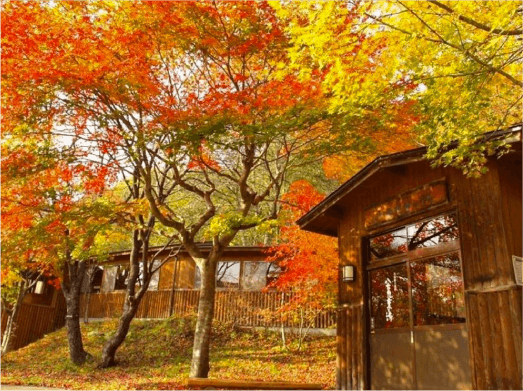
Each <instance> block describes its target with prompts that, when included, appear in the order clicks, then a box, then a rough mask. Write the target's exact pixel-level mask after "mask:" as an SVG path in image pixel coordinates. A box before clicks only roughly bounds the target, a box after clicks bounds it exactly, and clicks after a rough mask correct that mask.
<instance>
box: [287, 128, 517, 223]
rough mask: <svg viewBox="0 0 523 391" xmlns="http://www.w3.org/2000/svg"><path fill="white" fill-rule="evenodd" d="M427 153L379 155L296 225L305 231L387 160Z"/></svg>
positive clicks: (501, 133)
mask: <svg viewBox="0 0 523 391" xmlns="http://www.w3.org/2000/svg"><path fill="white" fill-rule="evenodd" d="M522 128H523V123H517V124H514V125H511V126H509V127H508V128H506V129H505V130H502V131H500V130H494V131H491V132H487V133H484V134H483V136H482V137H481V139H480V140H479V141H481V140H484V139H490V138H501V137H505V136H509V135H510V134H516V133H521V131H522ZM517 141H521V136H520V137H519V138H518V139H515V138H514V139H510V138H509V140H508V142H509V143H514V142H517ZM457 145H458V142H457V141H454V142H452V143H450V145H449V148H456V147H457ZM426 151H427V147H426V146H424V147H420V148H415V149H409V150H406V151H401V152H396V153H392V154H389V155H381V156H378V157H377V158H375V159H374V160H373V161H371V162H370V163H369V164H367V165H366V166H365V167H363V168H362V169H361V170H360V171H358V172H357V173H356V174H355V175H354V176H352V177H351V178H350V179H349V180H347V181H346V182H345V183H343V184H342V185H340V186H339V187H338V188H337V189H336V190H334V191H333V192H332V193H330V194H329V195H327V197H325V199H324V200H323V201H321V202H320V203H318V204H317V205H316V206H314V207H313V208H312V209H311V210H310V211H308V212H307V213H306V214H304V215H303V216H302V217H300V218H299V219H298V220H296V224H298V226H299V227H300V229H305V227H306V225H307V224H309V223H310V222H311V221H312V220H314V219H315V218H316V217H318V216H319V215H320V214H322V213H324V212H326V211H327V210H328V209H329V208H331V207H333V206H334V205H335V204H336V203H337V202H338V201H339V199H340V198H341V197H344V196H345V195H347V194H348V193H349V192H350V191H351V190H352V189H353V188H355V187H356V186H357V185H358V183H359V182H361V181H362V180H363V179H365V178H367V177H368V176H369V175H371V174H372V173H374V172H375V171H376V170H377V169H379V168H381V167H382V166H383V165H384V162H386V161H389V160H395V159H400V161H402V160H401V159H403V160H407V159H409V158H413V157H418V156H419V157H422V156H423V155H424V154H425V153H426Z"/></svg>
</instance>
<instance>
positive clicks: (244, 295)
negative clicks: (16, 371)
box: [80, 290, 336, 328]
mask: <svg viewBox="0 0 523 391" xmlns="http://www.w3.org/2000/svg"><path fill="white" fill-rule="evenodd" d="M199 297H200V292H199V291H198V290H175V291H174V292H173V291H171V290H160V291H149V292H146V293H145V296H144V297H143V299H142V302H141V303H140V306H139V307H138V312H137V314H136V317H137V318H149V319H151V318H167V317H169V316H170V315H180V316H181V315H187V314H190V313H196V311H197V309H198V300H199ZM124 298H125V292H123V291H121V292H103V293H94V294H91V295H90V297H89V298H88V297H87V295H86V294H83V295H82V301H81V310H80V311H81V312H80V314H81V316H82V317H85V315H86V306H87V305H88V307H87V317H88V318H117V317H119V316H120V315H121V313H122V309H123V301H124ZM292 298H293V293H291V292H276V291H270V292H260V291H217V292H216V299H215V307H214V318H215V319H217V320H220V321H224V322H234V323H236V324H237V325H239V326H260V327H280V326H282V324H283V326H285V327H299V326H300V324H301V325H303V324H307V323H308V322H307V321H306V320H304V319H302V318H301V317H300V316H308V317H310V316H312V317H313V318H311V319H313V324H312V327H314V328H330V327H334V326H335V325H336V313H335V311H331V310H322V311H314V310H313V309H312V308H310V307H308V306H307V305H305V306H303V307H302V308H300V310H299V311H296V313H295V314H294V316H292V315H293V314H291V315H290V316H289V314H286V315H283V314H282V313H280V312H278V311H277V310H278V308H280V307H281V306H282V305H283V304H285V303H288V302H290V301H291V300H292ZM304 314H305V315H304ZM311 314H312V315H311Z"/></svg>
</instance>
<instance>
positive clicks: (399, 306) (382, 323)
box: [369, 264, 414, 390]
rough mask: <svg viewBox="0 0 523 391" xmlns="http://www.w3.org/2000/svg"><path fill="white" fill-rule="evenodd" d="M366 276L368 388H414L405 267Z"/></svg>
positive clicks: (386, 268) (412, 352)
mask: <svg viewBox="0 0 523 391" xmlns="http://www.w3.org/2000/svg"><path fill="white" fill-rule="evenodd" d="M369 277H370V297H371V335H370V352H371V354H370V359H371V388H372V389H389V390H390V389H409V388H414V372H413V361H414V351H413V349H412V344H411V329H410V304H409V287H408V275H407V267H406V265H405V264H400V265H394V266H390V267H385V268H381V269H377V270H372V271H370V272H369ZM391 347H393V348H391Z"/></svg>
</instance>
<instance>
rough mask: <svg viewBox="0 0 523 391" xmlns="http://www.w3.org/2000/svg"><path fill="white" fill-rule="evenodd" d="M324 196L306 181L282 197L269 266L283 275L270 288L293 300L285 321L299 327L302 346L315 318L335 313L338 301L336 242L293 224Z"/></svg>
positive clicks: (285, 311)
mask: <svg viewBox="0 0 523 391" xmlns="http://www.w3.org/2000/svg"><path fill="white" fill-rule="evenodd" d="M323 198H324V195H322V194H321V193H319V192H318V191H317V190H316V189H315V188H314V187H313V186H312V185H311V184H310V183H309V182H307V181H305V180H301V181H297V182H294V183H293V184H292V185H291V186H290V189H289V191H288V192H287V193H286V194H285V195H284V196H283V197H282V204H283V207H282V217H283V218H282V221H283V225H282V227H281V228H280V235H279V237H278V241H277V243H276V244H275V245H274V246H273V247H271V248H270V249H269V253H270V254H271V255H270V257H269V258H268V259H267V261H269V262H277V263H278V265H279V266H280V267H281V269H282V272H281V273H280V274H279V276H278V278H277V279H276V280H274V281H273V282H272V284H271V286H272V287H276V288H277V289H278V290H280V291H282V292H292V299H291V300H290V301H289V302H287V303H282V305H281V306H280V308H279V309H278V312H279V313H280V315H281V317H282V320H286V319H291V320H292V321H293V322H294V323H298V324H299V327H298V329H299V333H298V336H299V346H298V349H299V348H301V343H302V342H303V338H304V337H305V335H306V334H307V331H308V329H310V328H311V327H313V325H314V323H315V321H316V317H317V316H318V315H319V314H320V313H322V312H324V311H329V310H333V309H334V306H335V305H336V298H337V289H338V286H337V280H338V250H337V243H336V240H335V239H333V238H332V239H329V238H325V237H324V236H320V235H318V234H314V233H310V232H306V231H303V230H300V229H299V227H298V226H297V225H296V224H295V223H294V222H295V221H296V220H297V219H298V218H299V217H300V216H302V215H303V214H304V213H306V212H307V211H309V210H310V209H311V208H312V207H313V206H315V205H316V204H317V203H318V202H320V201H321V200H322V199H323Z"/></svg>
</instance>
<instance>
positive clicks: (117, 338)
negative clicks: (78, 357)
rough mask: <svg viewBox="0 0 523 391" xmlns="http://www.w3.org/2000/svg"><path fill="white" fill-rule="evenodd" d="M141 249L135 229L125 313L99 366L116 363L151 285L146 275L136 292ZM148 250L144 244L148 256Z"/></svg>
mask: <svg viewBox="0 0 523 391" xmlns="http://www.w3.org/2000/svg"><path fill="white" fill-rule="evenodd" d="M140 250H142V241H141V240H140V232H139V231H138V230H135V232H134V234H133V249H132V251H131V255H130V261H131V262H130V263H131V271H130V273H129V280H128V283H127V289H126V293H125V304H124V309H123V314H122V316H121V317H120V320H119V321H118V329H117V330H116V333H114V335H113V336H112V337H111V338H110V339H109V340H108V341H107V342H106V343H105V345H104V347H103V350H102V362H101V363H100V364H98V368H109V367H113V366H115V365H116V351H117V350H118V348H119V347H120V345H121V344H122V343H123V341H125V337H127V333H128V332H129V327H130V326H131V322H132V320H133V319H134V317H135V315H136V312H137V311H138V306H139V305H140V301H141V300H142V297H143V295H144V293H145V292H146V291H147V288H148V287H149V282H150V280H151V277H150V276H145V275H144V281H143V285H142V287H141V288H140V291H139V292H138V294H135V291H136V283H137V281H138V277H139V276H140ZM147 250H148V248H147V246H144V248H143V250H142V252H143V253H144V254H145V256H146V257H147V256H148V254H147ZM142 255H143V254H142Z"/></svg>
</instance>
